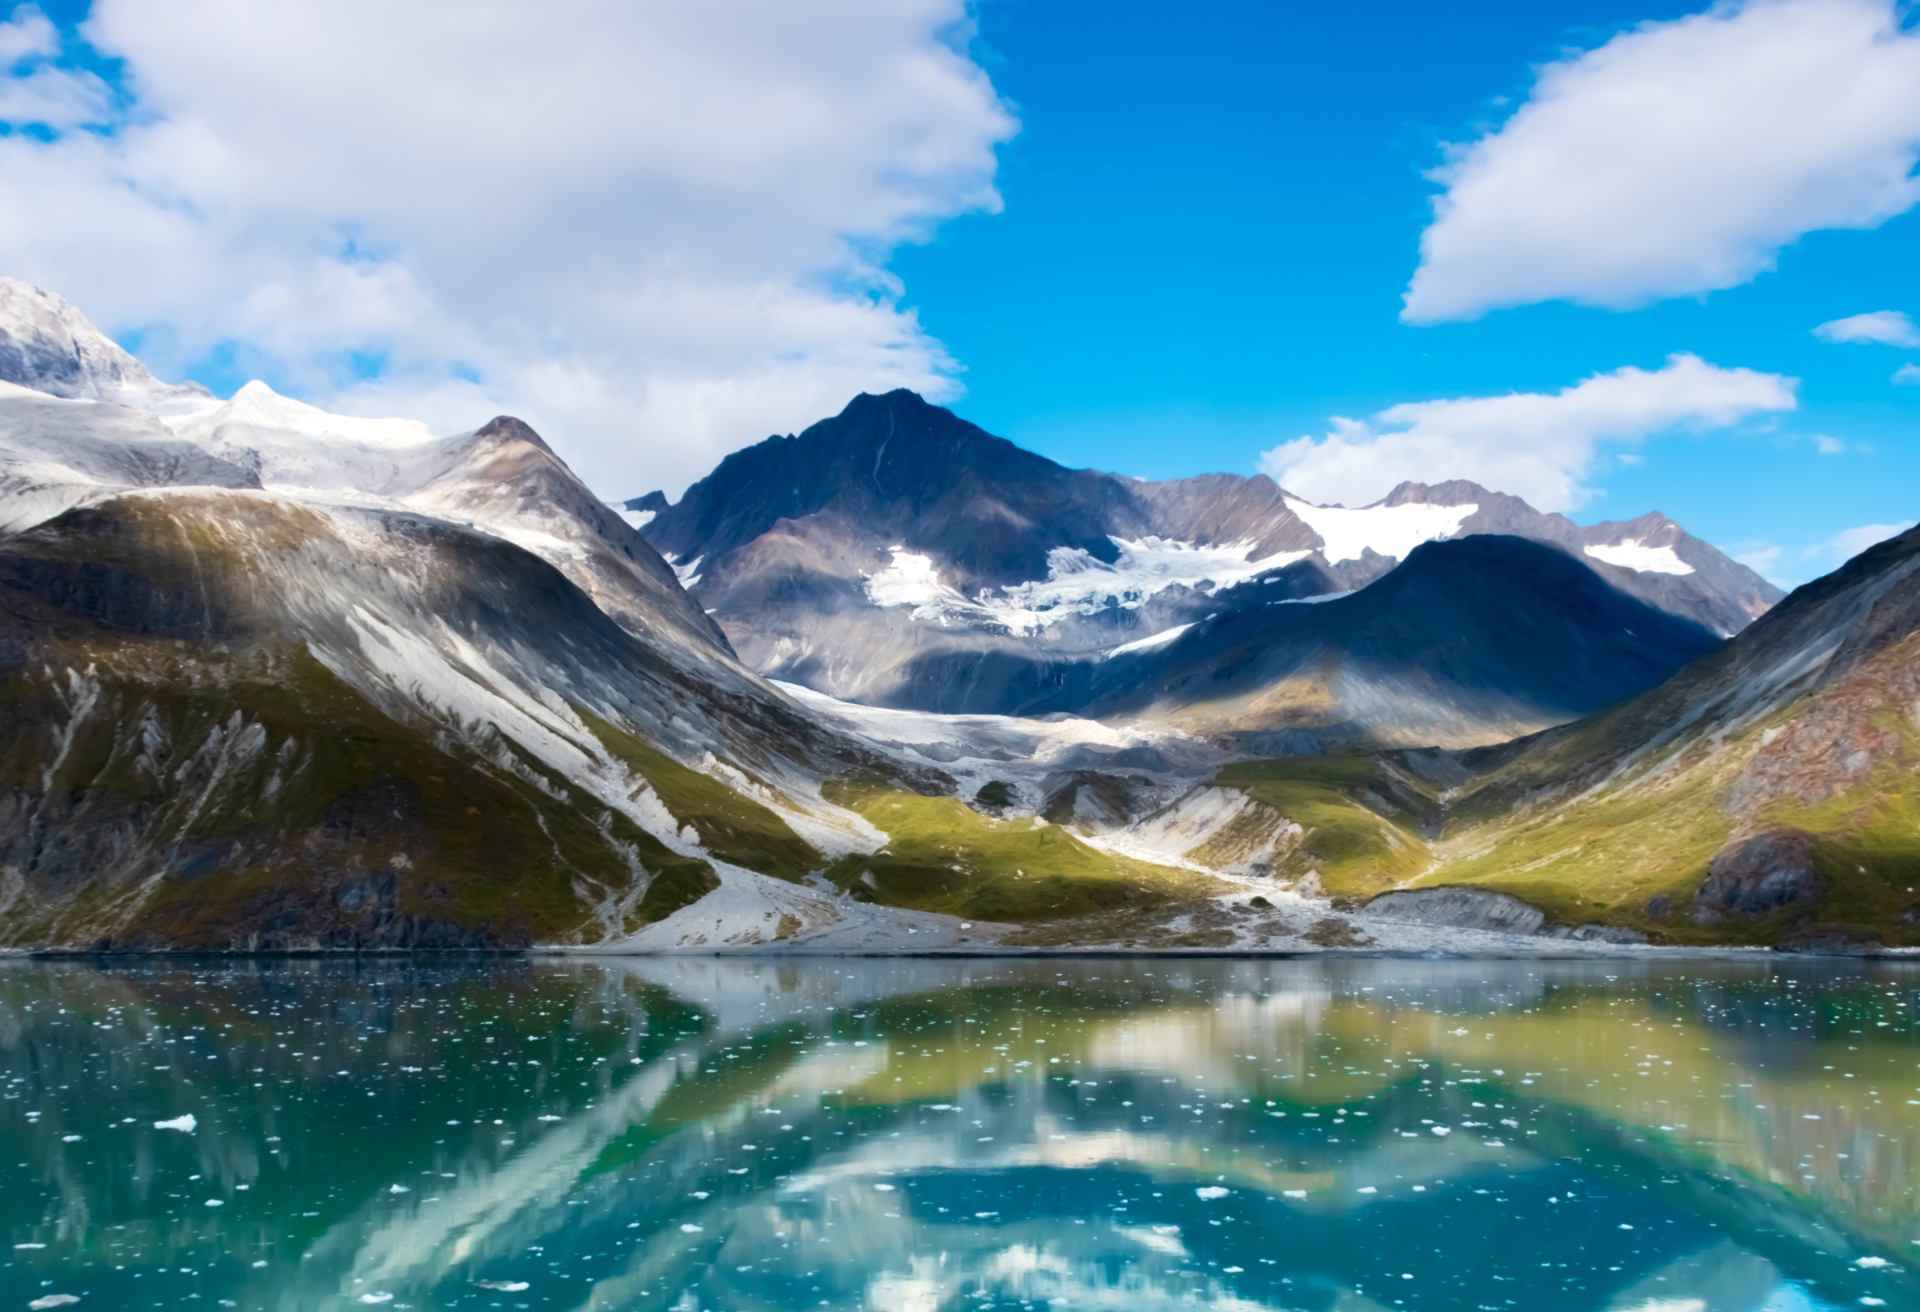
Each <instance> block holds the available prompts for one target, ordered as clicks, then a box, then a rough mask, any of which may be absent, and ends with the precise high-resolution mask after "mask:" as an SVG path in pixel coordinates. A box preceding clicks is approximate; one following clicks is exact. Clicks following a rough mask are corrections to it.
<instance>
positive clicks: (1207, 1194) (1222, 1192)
mask: <svg viewBox="0 0 1920 1312" xmlns="http://www.w3.org/2000/svg"><path fill="white" fill-rule="evenodd" d="M1231 1192H1233V1191H1232V1190H1230V1189H1227V1188H1225V1187H1224V1186H1221V1185H1217V1184H1203V1185H1201V1186H1200V1187H1199V1188H1198V1189H1195V1190H1194V1191H1193V1194H1194V1197H1196V1198H1199V1199H1202V1200H1204V1201H1206V1202H1209V1203H1210V1202H1212V1201H1213V1200H1214V1199H1216V1198H1225V1197H1226V1196H1227V1195H1228V1194H1229V1193H1231Z"/></svg>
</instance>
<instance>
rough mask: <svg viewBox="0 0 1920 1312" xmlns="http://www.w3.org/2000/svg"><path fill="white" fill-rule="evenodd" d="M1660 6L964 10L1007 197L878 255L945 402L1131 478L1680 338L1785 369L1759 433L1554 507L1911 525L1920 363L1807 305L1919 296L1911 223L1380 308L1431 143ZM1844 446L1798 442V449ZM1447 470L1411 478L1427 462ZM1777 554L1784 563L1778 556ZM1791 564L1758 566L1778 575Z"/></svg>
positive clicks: (1531, 387) (1626, 472)
mask: <svg viewBox="0 0 1920 1312" xmlns="http://www.w3.org/2000/svg"><path fill="white" fill-rule="evenodd" d="M1690 12H1693V7H1689V6H1684V5H1652V4H1645V3H1639V4H1632V5H1629V6H1625V7H1623V6H1621V5H1619V4H1572V3H1561V4H1555V5H1551V6H1541V5H1528V4H1488V5H1468V6H1457V5H1447V6H1433V5H1406V6H1396V7H1394V9H1393V11H1392V15H1391V21H1382V15H1381V13H1380V11H1379V10H1378V9H1377V8H1373V7H1367V6H1252V5H1238V4H1223V3H1208V4H1196V5H1192V6H1187V7H1184V8H1183V11H1182V20H1181V21H1180V22H1179V23H1177V24H1170V23H1167V22H1165V21H1164V10H1163V9H1161V8H1160V7H1159V6H1152V5H1147V4H1144V3H1124V4H1118V5H1111V6H1108V7H1106V8H1105V9H1104V10H1103V21H1102V22H1101V23H1100V24H1098V25H1090V24H1086V23H1084V22H1083V21H1080V19H1081V15H1080V14H1078V13H1077V12H1075V11H1073V10H1072V9H1071V8H1070V7H1068V8H1063V7H1060V6H1051V5H1043V4H1037V3H1030V2H1029V0H989V3H987V4H986V5H985V6H984V7H983V8H982V10H981V12H980V40H981V43H982V45H983V46H984V47H985V50H986V52H987V53H986V58H987V60H988V67H989V68H990V69H991V70H992V72H993V74H994V78H995V81H996V83H997V84H998V85H999V86H1000V87H1001V89H1002V91H1003V92H1004V93H1005V94H1006V95H1007V96H1008V97H1009V98H1010V99H1012V100H1013V101H1014V102H1015V103H1016V104H1017V105H1018V107H1019V112H1020V117H1021V121H1022V125H1023V126H1022V131H1021V134H1020V136H1019V137H1018V138H1016V139H1015V140H1014V141H1013V142H1012V143H1011V144H1009V145H1008V146H1007V147H1006V148H1005V149H1004V150H1003V152H1002V158H1003V165H1002V169H1001V174H1000V186H1001V189H1002V191H1003V192H1004V193H1005V196H1006V210H1005V212H1004V213H1003V214H999V215H991V216H971V217H966V218H962V219H959V220H957V221H955V222H953V223H951V224H949V225H947V226H946V227H945V228H944V229H943V230H942V231H941V233H940V234H939V236H938V237H937V238H936V239H935V241H934V242H933V243H932V244H930V245H928V246H926V247H923V248H918V249H908V250H905V251H903V252H902V253H901V254H900V255H898V256H897V257H896V260H895V267H896V268H898V269H899V270H900V271H901V273H902V274H903V276H904V278H905V282H906V285H907V287H908V289H909V291H910V294H911V299H912V301H913V302H914V303H915V304H916V305H918V306H919V308H920V312H921V314H922V316H923V318H924V320H925V322H926V324H927V326H928V327H929V328H930V329H931V330H932V332H933V333H934V334H935V335H936V336H938V337H939V338H940V339H941V340H942V341H944V342H945V343H947V344H948V346H949V347H950V348H951V349H952V350H953V352H954V354H955V355H956V356H957V357H958V358H959V359H960V360H962V361H964V362H965V364H966V366H967V373H966V385H967V390H968V396H967V400H966V403H965V407H964V408H965V410H966V413H967V414H968V415H969V417H971V418H974V419H975V420H976V421H977V422H980V423H982V424H984V425H985V426H987V427H989V428H991V429H994V430H996V431H1000V432H1005V433H1012V434H1017V435H1018V436H1019V437H1020V438H1021V440H1022V441H1024V442H1025V443H1027V444H1028V445H1031V446H1034V447H1035V448H1037V449H1039V450H1041V451H1043V452H1045V453H1046V454H1048V455H1050V456H1053V457H1054V458H1055V459H1058V460H1062V461H1065V462H1067V463H1069V464H1079V465H1099V466H1106V467H1111V468H1116V469H1119V470H1121V471H1123V472H1126V473H1131V474H1138V475H1142V476H1148V477H1168V476H1175V475H1180V474H1187V473H1193V472H1196V471H1198V470H1201V469H1228V470H1236V471H1238V470H1244V469H1246V468H1248V465H1249V455H1250V453H1251V452H1255V451H1258V450H1260V449H1262V448H1264V447H1267V446H1270V445H1271V444H1273V443H1274V442H1275V441H1277V440H1281V439H1285V438H1290V437H1294V436H1297V435H1299V434H1304V433H1318V432H1321V431H1323V430H1324V428H1325V426H1326V420H1327V417H1328V416H1329V415H1332V414H1345V415H1361V414H1366V413H1369V412H1372V411H1376V410H1379V409H1382V408H1384V407H1386V406H1388V405H1391V404H1394V403H1396V402H1402V401H1412V400H1419V399H1425V398H1430V397H1454V396H1468V395H1481V394H1488V393H1499V392H1505V391H1514V390H1518V391H1553V390H1557V389H1560V388H1562V387H1565V386H1567V385H1568V384H1570V383H1573V382H1575V381H1577V380H1578V379H1580V378H1581V377H1584V376H1586V375H1588V374H1591V373H1595V372H1600V371H1605V370H1610V369H1613V368H1616V367H1618V366H1621V365H1629V364H1633V365H1640V366H1644V367H1654V366H1657V365H1658V364H1659V363H1660V362H1661V361H1662V360H1663V359H1665V358H1666V357H1667V356H1668V355H1669V354H1670V353H1672V352H1675V351H1689V352H1693V353H1696V354H1698V355H1700V356H1702V357H1703V358H1704V359H1706V360H1709V361H1712V362H1714V363H1716V364H1720V365H1726V366H1747V367H1751V368H1755V369H1761V370H1767V371H1773V372H1779V373H1783V374H1786V375H1790V376H1792V377H1796V378H1799V379H1801V380H1802V383H1801V388H1800V402H1801V404H1800V408H1799V410H1798V411H1797V412H1794V413H1792V414H1790V415H1786V416H1784V417H1781V418H1779V420H1778V424H1777V431H1775V432H1771V433H1766V432H1756V431H1755V430H1756V428H1759V427H1763V426H1759V425H1749V426H1743V427H1742V428H1741V429H1740V430H1739V431H1738V432H1732V431H1729V432H1720V433H1708V434H1688V435H1683V436H1673V437H1662V438H1654V439H1652V440H1650V441H1649V442H1648V443H1647V444H1646V445H1645V446H1644V447H1643V448H1641V449H1640V454H1643V455H1644V457H1645V459H1644V461H1643V462H1642V463H1639V464H1637V465H1621V464H1617V463H1616V464H1614V465H1612V467H1610V468H1607V469H1605V470H1604V471H1603V473H1602V474H1601V476H1600V477H1598V478H1596V480H1595V489H1596V495H1594V496H1593V498H1592V499H1591V500H1590V501H1588V502H1586V503H1585V504H1583V505H1581V506H1580V507H1579V508H1578V510H1577V511H1576V512H1575V513H1576V517H1578V518H1580V519H1583V520H1588V519H1595V518H1605V517H1625V516H1630V515H1633V514H1637V513H1640V512H1642V511H1645V510H1649V509H1655V508H1657V509H1661V510H1664V511H1666V512H1667V513H1669V514H1672V515H1673V516H1675V517H1676V518H1678V519H1680V520H1682V522H1684V523H1686V524H1687V525H1689V526H1690V527H1691V528H1693V529H1694V531H1696V532H1698V533H1699V534H1701V535H1702V536H1705V537H1708V538H1709V539H1711V540H1714V541H1716V542H1720V543H1724V544H1743V543H1753V542H1771V543H1774V544H1785V545H1787V546H1789V547H1790V548H1792V549H1795V550H1804V549H1805V548H1806V547H1808V546H1810V545H1812V544H1813V543H1815V542H1817V541H1819V540H1821V539H1824V538H1825V537H1827V536H1829V535H1831V534H1835V533H1839V532H1841V531H1843V530H1845V529H1848V528H1850V527H1852V526H1855V525H1858V524H1863V523H1867V522H1881V523H1893V522H1900V521H1903V520H1907V519H1910V518H1911V517H1912V516H1913V514H1914V513H1915V496H1914V493H1913V490H1912V489H1913V488H1914V487H1916V486H1920V441H1917V437H1920V435H1916V433H1915V421H1916V419H1920V389H1915V388H1904V389H1903V388H1900V387H1896V386H1894V385H1893V384H1892V383H1891V381H1890V378H1891V375H1892V374H1893V372H1894V371H1895V369H1896V368H1897V367H1898V366H1899V365H1901V364H1902V363H1903V362H1904V361H1906V360H1908V359H1912V358H1920V352H1913V351H1908V352H1905V353H1902V352H1901V351H1899V350H1896V349H1893V348H1890V347H1884V346H1865V345H1856V346H1839V345H1829V344H1826V343H1823V342H1821V341H1819V340H1817V339H1815V337H1814V336H1813V335H1812V333H1811V331H1810V330H1811V329H1812V328H1813V327H1814V326H1815V325H1816V324H1819V323H1822V322H1825V321H1828V320H1832V319H1835V318H1839V317H1841V316H1845V315H1851V314H1855V313H1859V312H1862V311H1868V310H1878V309H1883V308H1905V309H1907V310H1910V311H1914V312H1916V313H1920V258H1916V256H1920V213H1913V212H1910V213H1908V214H1906V215H1905V216H1903V217H1900V218H1897V219H1894V220H1892V221H1890V222H1888V223H1886V224H1885V225H1884V226H1883V227H1881V228H1879V229H1877V230H1875V231H1870V232H1864V233H1863V232H1821V233H1814V234H1811V235H1809V236H1808V237H1806V238H1805V239H1803V240H1801V241H1799V242H1797V243H1795V244H1794V245H1793V246H1792V247H1790V248H1789V249H1788V250H1787V251H1785V252H1784V253H1783V254H1782V256H1781V257H1780V261H1779V269H1778V270H1777V271H1776V272H1773V273H1768V274H1763V275H1762V276H1760V277H1758V278H1756V279H1754V280H1753V281H1752V282H1750V283H1748V284H1746V285H1743V286H1739V287H1736V288H1732V289H1728V290H1723V291H1717V292H1713V293H1711V294H1706V295H1688V296H1681V297H1676V298H1673V299H1668V300H1662V301H1659V302H1656V303H1654V304H1652V305H1649V306H1646V307H1644V308H1639V309H1634V310H1629V311H1614V310H1606V309H1594V308H1587V307H1578V306H1571V305H1567V304H1565V303H1547V304H1541V305H1533V306H1525V307H1519V308H1514V309H1507V310H1499V311H1494V312H1490V313H1488V314H1486V315H1484V316H1482V317H1480V318H1478V319H1476V320H1474V321H1471V322H1464V323H1447V324H1437V325H1421V326H1413V325H1407V324H1403V323H1402V322H1400V320H1399V317H1398V316H1399V311H1400V308H1401V297H1402V294H1403V293H1404V292H1405V290H1406V288H1407V283H1408V279H1409V278H1410V276H1411V275H1412V273H1413V270H1414V268H1415V266H1416V264H1417V262H1418V258H1419V252H1418V243H1419V238H1420V233H1421V231H1422V229H1423V228H1424V227H1425V226H1426V224H1427V222H1428V220H1429V218H1430V215H1431V208H1430V207H1431V202H1432V198H1433V196H1434V194H1435V191H1436V187H1435V186H1434V184H1433V183H1431V182H1429V181H1428V180H1427V179H1426V177H1425V176H1423V175H1424V173H1425V172H1426V171H1427V170H1429V169H1430V168H1432V167H1433V166H1434V165H1436V164H1437V163H1439V162H1440V159H1441V145H1442V143H1444V142H1447V141H1453V140H1460V139H1463V138H1468V137H1471V136H1472V135H1473V134H1474V128H1475V125H1477V124H1480V123H1483V122H1487V121H1490V120H1494V121H1497V120H1498V119H1500V118H1502V117H1504V116H1505V113H1506V112H1508V111H1507V109H1506V107H1504V106H1503V105H1502V104H1500V103H1499V102H1500V100H1501V98H1503V97H1505V98H1507V99H1508V100H1509V101H1511V100H1515V99H1518V98H1520V97H1523V96H1524V95H1525V93H1526V91H1527V88H1528V85H1529V81H1530V75H1531V70H1532V69H1533V68H1534V67H1535V66H1536V65H1537V64H1539V63H1541V62H1543V61H1546V60H1549V59H1552V58H1554V57H1556V56H1558V55H1559V54H1560V53H1561V52H1562V51H1563V49H1565V48H1566V47H1569V46H1573V47H1579V48H1589V47H1592V46H1597V45H1600V44H1602V43H1604V41H1605V40H1606V39H1607V38H1608V37H1609V36H1611V35H1612V34H1614V33H1615V32H1616V31H1618V30H1619V29H1620V28H1621V27H1622V26H1623V24H1625V23H1627V22H1630V21H1631V22H1637V21H1642V20H1647V19H1665V18H1672V17H1677V16H1680V15H1684V14H1687V13H1690ZM1815 435H1827V436H1829V437H1833V438H1837V439H1840V440H1841V441H1842V442H1843V443H1845V444H1846V446H1847V448H1848V449H1847V450H1846V451H1845V452H1843V453H1841V454H1839V455H1822V454H1820V452H1819V450H1818V449H1817V448H1816V446H1815V444H1814V443H1813V442H1812V441H1811V440H1809V439H1811V438H1812V437H1814V436H1815ZM1443 473H1444V471H1436V474H1443ZM1783 555H1784V553H1783ZM1824 564H1825V561H1824V560H1809V561H1806V562H1801V561H1795V560H1791V559H1780V560H1779V561H1778V564H1777V565H1776V567H1775V572H1776V573H1778V574H1780V575H1782V576H1783V577H1796V576H1799V575H1801V574H1804V573H1805V572H1806V569H1807V567H1809V566H1816V565H1817V566H1824Z"/></svg>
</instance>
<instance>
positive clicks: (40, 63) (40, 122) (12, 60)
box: [0, 5, 113, 132]
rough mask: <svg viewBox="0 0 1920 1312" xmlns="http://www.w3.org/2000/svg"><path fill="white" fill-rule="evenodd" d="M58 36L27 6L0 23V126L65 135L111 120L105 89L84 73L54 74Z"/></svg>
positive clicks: (110, 104) (65, 70)
mask: <svg viewBox="0 0 1920 1312" xmlns="http://www.w3.org/2000/svg"><path fill="white" fill-rule="evenodd" d="M59 52H60V33H59V31H58V30H57V29H56V28H55V27H54V25H53V23H52V22H51V21H49V20H48V18H47V16H46V15H45V14H43V13H42V12H40V10H39V9H38V8H36V7H35V6H33V5H22V6H21V7H20V8H18V9H16V10H14V11H13V17H12V18H10V19H8V20H7V21H6V22H4V23H0V123H5V124H7V125H9V126H11V127H16V128H18V127H34V128H42V129H50V130H52V131H55V132H65V131H69V130H71V129H73V128H78V127H86V126H89V125H96V124H104V123H106V122H107V121H108V120H109V119H110V118H111V117H112V114H113V95H112V93H111V92H109V91H108V90H107V85H106V83H104V82H102V81H101V80H100V79H99V78H98V77H97V76H95V75H94V74H92V73H89V72H86V71H85V70H84V69H69V68H57V67H55V66H54V65H53V64H51V63H50V62H49V61H50V60H51V59H52V58H53V57H54V56H55V55H57V54H58V53H59Z"/></svg>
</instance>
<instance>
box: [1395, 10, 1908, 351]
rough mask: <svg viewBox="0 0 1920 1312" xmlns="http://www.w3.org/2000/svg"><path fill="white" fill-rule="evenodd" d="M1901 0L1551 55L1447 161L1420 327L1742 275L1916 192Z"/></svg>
mask: <svg viewBox="0 0 1920 1312" xmlns="http://www.w3.org/2000/svg"><path fill="white" fill-rule="evenodd" d="M1903 14H1904V6H1901V5H1898V4H1896V3H1895V0H1747V2H1746V3H1721V4H1717V5H1715V6H1714V7H1713V8H1711V9H1709V10H1707V11H1706V12H1705V13H1702V14H1698V15H1695V16H1693V17H1689V18H1683V19H1679V20H1677V21H1672V22H1657V23H1646V24H1643V25H1641V26H1638V27H1635V28H1633V29H1631V30H1629V31H1626V32H1623V33H1621V34H1620V35H1618V36H1616V37H1614V38H1613V39H1612V40H1610V41H1608V42H1606V43H1605V44H1604V45H1602V46H1600V47H1599V48H1597V49H1594V50H1591V51H1586V52H1584V53H1577V54H1573V55H1570V56H1569V57H1567V58H1564V59H1561V60H1558V61H1556V62H1553V63H1550V64H1548V65H1546V66H1545V67H1544V68H1542V69H1541V70H1540V71H1539V73H1538V75H1537V77H1536V78H1535V80H1534V83H1533V86H1532V89H1531V92H1530V94H1529V95H1528V96H1527V98H1526V99H1525V101H1524V103H1523V104H1522V105H1521V106H1520V108H1519V109H1518V110H1516V111H1515V112H1514V113H1513V114H1512V116H1511V117H1509V118H1508V119H1507V120H1506V121H1505V122H1504V123H1502V124H1500V125H1498V126H1497V127H1495V128H1493V129H1492V130H1490V131H1489V132H1487V134H1486V135H1484V136H1482V137H1481V138H1480V139H1478V140H1477V141H1473V142H1470V143H1467V144H1464V145H1460V146H1456V147H1454V148H1452V149H1451V150H1450V151H1449V152H1448V158H1447V159H1446V161H1445V162H1444V163H1443V164H1442V166H1441V167H1440V168H1439V169H1438V170H1436V171H1435V173H1434V175H1433V177H1434V180H1435V181H1437V182H1439V183H1440V184H1441V185H1442V186H1443V187H1444V188H1445V190H1444V191H1443V192H1442V194H1441V195H1440V196H1439V197H1437V198H1436V200H1435V203H1434V216H1433V221H1432V223H1431V224H1430V225H1429V226H1428V228H1427V230H1426V232H1425V233H1424V234H1423V236H1422V238H1421V242H1420V253H1421V258H1420V264H1419V267H1418V270H1417V271H1416V272H1415V274H1414V277H1413V281H1412V285H1411V286H1410V287H1409V289H1408V291H1407V296H1406V305H1405V309H1404V312H1403V317H1404V318H1405V319H1406V320H1408V321H1409V322H1415V323H1426V322H1434V321H1438V320H1449V319H1464V318H1471V317H1473V316H1475V315H1479V314H1481V313H1484V312H1486V311H1488V310H1492V309H1498V308H1501V307H1504V306H1513V305H1523V304H1528V303H1532V302H1537V301H1547V300H1567V301H1574V302H1578V303H1581V304H1587V305H1597V306H1604V307H1609V308H1616V309H1617V308H1624V307H1631V306H1635V305H1641V304H1645V303H1647V302H1650V301H1654V300H1658V299H1660V298H1663V297H1669V296H1683V295H1693V294H1698V293H1703V292H1711V291H1716V290H1719V289H1721V288H1726V287H1733V286H1737V285H1739V284H1740V283H1744V282H1747V281H1748V280H1750V279H1752V278H1753V277H1755V276H1756V275H1757V274H1760V273H1762V272H1764V271H1766V270H1767V269H1770V268H1772V267H1773V263H1774V259H1775V256H1776V255H1777V254H1778V253H1779V251H1780V250H1781V248H1783V247H1784V246H1786V245H1788V244H1789V243H1791V242H1793V241H1794V240H1795V239H1797V238H1798V237H1800V236H1801V235H1803V234H1805V233H1808V232H1813V231H1816V230H1820V229H1830V228H1871V227H1874V226H1876V225H1878V224H1880V223H1883V222H1885V221H1886V220H1888V219H1890V218H1892V217H1893V216H1895V215H1897V214H1900V213H1903V212H1905V211H1906V210H1908V209H1910V208H1912V207H1913V206H1914V205H1915V204H1916V203H1917V202H1920V178H1916V176H1915V171H1914V166H1915V162H1916V159H1920V35H1916V33H1915V32H1914V31H1913V30H1912V29H1911V28H1910V27H1909V26H1908V25H1906V24H1905V23H1904V21H1903Z"/></svg>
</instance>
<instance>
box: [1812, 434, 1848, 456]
mask: <svg viewBox="0 0 1920 1312" xmlns="http://www.w3.org/2000/svg"><path fill="white" fill-rule="evenodd" d="M1813 449H1814V450H1815V451H1818V452H1819V453H1820V454H1821V455H1823V456H1838V455H1845V454H1846V450H1847V444H1846V443H1845V442H1842V441H1841V440H1840V439H1839V438H1837V437H1828V436H1827V435H1826V434H1825V433H1815V434H1814V435H1813Z"/></svg>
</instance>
